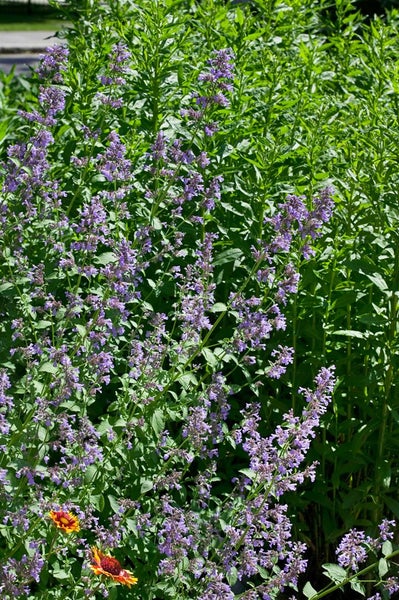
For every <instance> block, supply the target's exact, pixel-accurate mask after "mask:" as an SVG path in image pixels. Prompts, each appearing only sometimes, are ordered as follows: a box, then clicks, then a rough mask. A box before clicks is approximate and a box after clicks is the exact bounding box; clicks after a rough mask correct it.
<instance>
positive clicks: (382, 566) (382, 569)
mask: <svg viewBox="0 0 399 600" xmlns="http://www.w3.org/2000/svg"><path fill="white" fill-rule="evenodd" d="M388 571H389V565H388V561H387V560H385V558H380V560H379V561H378V574H379V576H380V578H381V579H382V578H383V577H384V575H386V574H387V573H388Z"/></svg>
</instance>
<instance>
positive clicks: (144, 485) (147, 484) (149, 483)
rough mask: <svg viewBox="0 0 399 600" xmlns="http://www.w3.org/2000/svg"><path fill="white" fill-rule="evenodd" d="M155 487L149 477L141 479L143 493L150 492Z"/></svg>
mask: <svg viewBox="0 0 399 600" xmlns="http://www.w3.org/2000/svg"><path fill="white" fill-rule="evenodd" d="M153 487H154V484H153V483H152V481H150V480H149V479H143V480H142V481H141V486H140V492H141V493H142V494H145V493H146V492H149V491H150V490H152V488H153Z"/></svg>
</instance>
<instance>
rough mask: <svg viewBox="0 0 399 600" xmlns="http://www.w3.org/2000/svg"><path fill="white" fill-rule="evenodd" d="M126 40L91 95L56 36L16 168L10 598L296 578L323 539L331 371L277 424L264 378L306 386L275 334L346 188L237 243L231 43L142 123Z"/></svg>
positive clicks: (0, 352) (5, 267)
mask: <svg viewBox="0 0 399 600" xmlns="http://www.w3.org/2000/svg"><path fill="white" fill-rule="evenodd" d="M100 4H101V3H98V7H97V8H98V11H99V15H100V14H101V16H102V17H103V16H104V15H103V13H102V12H101V11H105V13H106V14H108V12H107V11H112V10H114V9H115V8H114V7H108V6H100ZM95 5H96V2H94V1H93V2H85V3H84V6H83V5H82V7H80V8H79V10H80V11H84V12H85V16H86V17H87V19H89V17H90V16H91V17H92V16H93V15H92V11H93V10H94V8H95ZM118 5H119V3H118ZM115 10H116V9H115ZM82 26H83V25H82ZM93 29H94V25H93ZM75 33H76V32H75ZM97 34H98V32H97ZM114 34H115V32H114ZM98 35H99V34H98ZM100 37H101V36H100ZM115 37H117V36H116V35H112V36H110V39H109V40H107V42H106V46H107V49H105V47H101V48H100V49H99V53H100V54H101V55H102V56H105V57H106V61H104V64H103V65H101V69H99V70H98V73H97V74H96V87H95V89H94V87H90V86H92V78H91V76H92V72H90V73H89V74H87V73H85V72H82V85H79V77H77V73H76V69H77V60H78V56H77V55H75V56H73V48H75V51H76V48H77V47H78V46H77V45H75V46H74V43H73V36H71V48H68V47H67V46H66V45H59V46H55V47H53V48H50V49H48V51H47V53H46V54H45V55H44V56H43V57H42V58H41V62H40V64H39V66H38V67H37V69H36V73H35V75H34V77H33V79H32V81H36V82H37V91H38V93H37V98H36V100H35V99H31V102H30V104H29V105H28V106H26V107H24V108H21V110H20V111H19V114H18V119H20V122H21V123H23V127H22V129H21V131H22V134H21V138H20V139H18V140H17V139H15V140H13V143H12V144H10V145H9V146H8V150H7V153H6V156H5V157H4V160H3V161H2V163H1V167H0V173H1V184H2V192H1V199H0V216H1V217H0V226H1V238H0V240H1V241H0V257H1V260H0V294H1V296H2V299H3V300H4V303H3V305H2V307H1V314H2V321H1V324H0V331H1V335H2V342H1V346H0V366H1V368H0V446H1V450H2V453H1V456H0V496H1V498H2V500H3V502H2V508H1V510H0V514H1V517H0V523H1V526H0V535H1V536H2V541H3V542H4V543H2V544H1V545H0V547H1V550H0V556H1V563H0V592H1V597H2V598H4V600H11V598H22V599H26V600H33V599H35V598H37V599H38V600H39V599H40V600H66V599H69V600H83V599H84V598H87V597H89V598H90V597H91V598H98V597H104V598H107V597H109V598H112V599H115V598H127V599H130V598H143V599H148V600H155V599H159V600H160V599H164V600H167V599H173V598H189V597H190V598H197V599H198V600H213V599H219V598H220V599H229V598H230V599H233V598H242V599H246V600H255V599H257V598H261V599H269V598H278V597H279V595H280V594H281V593H282V592H285V591H288V593H295V591H296V590H297V589H298V586H299V585H300V582H299V578H300V576H301V575H303V574H305V571H306V568H307V555H306V553H307V547H306V545H305V543H304V541H303V540H301V539H300V538H299V537H298V538H297V537H296V534H295V527H294V525H293V522H292V514H291V510H290V505H289V503H288V501H287V500H286V497H287V494H289V493H292V492H298V490H299V486H301V485H302V484H304V483H308V484H311V483H312V482H314V479H315V475H316V471H317V463H316V462H311V463H310V464H308V463H307V453H308V451H309V448H310V444H311V442H312V440H314V438H315V437H316V436H317V432H318V430H319V428H320V426H321V424H322V418H323V417H324V415H325V414H326V412H327V410H328V409H329V406H330V404H331V400H332V395H333V391H334V386H335V383H336V378H335V367H334V366H332V365H325V366H323V367H322V368H321V369H320V371H319V372H318V373H317V375H316V376H315V377H314V381H313V383H312V385H309V386H308V387H303V386H302V387H301V386H299V387H298V389H296V390H295V392H296V393H297V394H298V395H299V396H301V398H302V408H301V409H299V410H297V411H294V410H293V409H289V407H288V403H287V408H286V409H285V410H284V411H282V416H281V420H280V422H279V424H278V425H277V426H274V425H273V426H272V425H271V423H270V421H269V420H268V418H267V416H268V409H269V398H268V392H267V389H268V387H267V384H268V383H269V382H270V381H276V380H277V381H279V380H281V381H282V380H283V379H284V378H286V380H287V381H288V380H289V375H290V366H291V364H292V362H293V360H294V351H293V348H292V347H291V346H289V345H288V344H283V343H275V344H274V343H273V338H274V337H277V335H278V334H279V333H281V332H284V331H286V329H287V327H288V325H287V320H286V318H285V314H284V311H285V309H286V307H287V305H288V303H289V302H290V299H291V297H292V296H293V295H294V294H296V292H297V290H298V285H299V281H300V271H299V267H298V265H300V264H301V261H306V260H308V259H309V258H310V257H312V256H313V255H314V254H315V253H316V250H315V248H314V245H315V242H316V239H317V238H318V237H319V236H321V235H322V231H323V227H324V226H325V224H327V223H328V222H329V220H330V219H331V218H332V214H333V198H332V197H333V194H334V192H333V189H332V188H331V187H326V188H322V189H321V190H320V191H319V192H318V193H311V194H309V195H308V196H306V195H295V194H290V195H288V197H287V198H286V199H284V198H282V199H281V202H280V203H277V204H276V206H275V207H274V209H273V210H271V211H270V214H269V213H268V214H267V215H266V216H265V218H264V220H263V222H262V223H261V229H262V231H261V235H256V236H255V235H253V232H251V231H248V232H247V235H248V244H247V245H246V246H241V245H240V244H238V243H237V240H236V237H235V235H233V233H234V232H233V231H231V230H230V229H229V227H227V226H225V224H224V210H225V209H224V206H223V202H222V198H223V191H224V188H223V186H224V181H225V180H224V174H223V153H222V151H221V149H220V148H219V145H218V144H219V141H218V140H219V137H218V136H219V133H220V132H223V127H224V124H225V122H226V120H227V115H228V110H229V109H230V108H231V105H230V102H231V97H232V96H233V95H234V81H235V53H234V51H233V50H232V49H231V48H229V47H228V48H222V49H218V50H214V51H213V52H211V54H210V57H209V59H208V62H207V63H206V64H205V65H203V66H202V67H201V69H199V73H198V75H197V80H196V84H195V86H194V89H193V90H192V91H191V93H190V94H189V96H187V97H186V98H185V99H184V102H183V103H182V107H181V110H180V112H179V114H178V115H175V121H174V123H173V126H169V124H168V122H167V119H165V121H164V122H163V123H162V121H161V120H160V118H159V113H158V114H157V115H156V118H154V119H152V120H151V124H152V125H151V128H150V129H151V136H150V137H148V138H147V137H146V136H145V131H144V130H143V131H142V132H140V133H137V132H136V130H134V131H133V133H132V132H131V131H130V130H129V127H128V125H129V122H128V121H127V119H128V118H131V119H132V120H134V114H133V116H131V117H128V114H129V111H130V110H132V111H133V105H132V103H131V101H130V99H129V93H130V92H129V82H131V81H132V79H129V78H131V77H132V78H134V77H135V76H136V75H135V69H136V66H137V65H136V64H135V62H134V61H135V60H137V56H135V53H134V51H135V48H134V44H133V43H132V44H131V46H129V39H127V36H125V37H124V39H123V40H121V39H117V40H115V39H114V38H115ZM80 41H81V47H85V48H86V46H85V45H84V43H85V42H86V40H80ZM75 43H76V40H75ZM86 50H87V48H86ZM159 52H160V50H159ZM82 56H83V57H85V55H84V54H83V55H82ZM89 57H90V54H89ZM86 59H87V57H86ZM82 60H83V59H82ZM91 60H92V61H93V64H97V63H96V62H95V61H96V57H95V56H94V52H93V56H92V58H91V59H87V61H88V68H89V66H90V65H91V67H92V63H91ZM83 69H84V64H83V65H82V70H83ZM86 75H87V79H85V76H86ZM35 78H36V79H35ZM154 124H155V126H154ZM158 125H159V128H158ZM157 128H158V129H159V130H157V131H153V130H154V129H155V130H156V129H157ZM143 129H144V128H143ZM136 133H137V137H135V134H136ZM144 147H145V148H144ZM258 233H259V232H258ZM228 269H231V270H232V272H233V275H232V276H228V275H226V272H228ZM282 389H283V388H282ZM283 396H284V394H283V393H282V397H281V398H279V400H281V402H282V403H284V401H285V398H284V397H283ZM392 527H393V523H391V522H390V521H383V523H381V525H380V534H379V538H378V540H374V539H373V538H372V537H370V536H368V535H366V533H360V532H355V531H351V532H349V533H348V534H347V536H346V537H345V538H344V539H343V541H342V542H341V544H340V545H339V546H338V549H337V561H338V567H337V568H339V569H341V570H343V572H344V573H345V577H343V578H342V579H341V580H340V582H339V585H344V584H345V583H347V582H349V583H353V581H354V576H356V577H358V576H359V575H361V574H362V571H361V569H362V567H361V566H360V565H361V564H362V563H363V562H364V560H365V559H366V556H367V553H368V551H373V552H374V551H375V552H380V551H381V552H382V553H383V555H384V557H385V559H384V560H385V561H386V564H388V560H390V558H392V557H393V556H395V551H394V550H393V549H392V547H391V545H390V544H391V542H392V540H393V533H392ZM382 564H385V563H380V565H382ZM359 569H360V570H359ZM367 569H368V567H367ZM383 570H384V569H382V570H380V572H381V573H382V571H383ZM327 571H328V570H327ZM351 571H353V572H354V574H355V575H354V576H353V575H352V574H351ZM328 572H331V570H330V571H328ZM340 572H342V571H340ZM387 572H388V570H386V571H385V572H384V573H382V576H384V575H385V574H386V573H387ZM383 585H384V586H385V587H384V589H385V590H389V591H392V590H394V589H396V585H397V584H396V579H393V578H387V579H386V581H385V583H384V584H383ZM309 590H310V591H309ZM304 592H305V595H307V597H312V596H311V595H310V594H311V593H312V594H313V592H314V590H313V588H312V589H310V587H309V586H308V587H307V588H306V587H305V590H304ZM323 593H324V592H322V593H317V592H315V593H314V594H313V597H314V598H319V597H320V598H321V597H322V596H323ZM328 593H330V592H328ZM383 593H385V592H383ZM324 595H326V594H324Z"/></svg>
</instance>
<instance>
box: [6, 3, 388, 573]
mask: <svg viewBox="0 0 399 600" xmlns="http://www.w3.org/2000/svg"><path fill="white" fill-rule="evenodd" d="M59 9H60V10H63V11H64V13H65V19H66V20H67V21H70V22H73V26H71V28H70V29H69V30H68V33H67V34H66V37H67V40H68V45H69V49H70V63H71V64H72V65H73V69H74V78H75V81H74V86H75V87H74V95H73V98H72V100H71V101H70V104H69V105H68V107H67V110H68V111H69V120H65V121H64V123H61V124H59V126H58V127H57V129H56V131H55V134H54V135H55V138H56V141H57V145H58V147H62V156H57V157H56V160H55V162H56V161H58V162H57V168H56V175H57V177H61V176H62V177H63V178H64V180H67V179H68V177H69V173H70V171H69V169H70V157H71V155H73V154H74V153H75V152H76V150H77V148H79V145H78V141H77V131H76V130H75V129H74V125H73V122H74V119H75V118H78V119H79V120H80V122H82V123H83V122H84V123H85V124H86V125H87V126H88V127H90V128H91V129H92V130H95V129H96V127H99V128H101V129H102V131H103V132H104V136H105V134H106V133H107V131H109V130H110V129H111V128H112V121H109V120H108V121H107V120H106V118H105V117H104V115H102V114H101V110H99V111H98V112H96V113H93V112H92V110H91V108H90V106H91V102H92V99H93V97H94V96H95V94H96V93H97V92H98V86H99V84H98V74H99V73H100V72H101V70H102V67H103V65H104V64H105V63H106V60H107V55H108V54H109V52H110V49H111V46H112V45H113V44H115V43H117V42H119V41H123V42H124V43H125V44H126V45H127V46H128V48H129V50H130V52H131V53H132V55H133V60H132V63H133V65H134V71H133V73H132V76H131V79H130V80H129V89H128V91H125V92H124V93H125V97H126V100H127V103H126V106H125V108H124V109H123V111H122V114H121V115H119V123H120V132H121V134H122V135H124V136H125V140H127V141H128V143H129V146H128V153H129V156H130V158H131V159H132V160H133V161H134V160H135V159H137V160H142V158H139V157H143V156H144V154H145V152H146V151H148V147H149V140H152V139H154V138H155V135H156V134H157V133H158V132H159V131H160V130H163V131H165V132H166V133H167V134H169V135H173V134H176V133H177V132H179V127H180V125H179V121H178V119H177V118H176V115H177V114H178V112H179V110H180V108H181V106H182V101H181V99H182V98H183V104H184V102H186V103H187V105H188V101H189V94H190V91H191V89H192V88H193V86H194V82H195V81H196V79H197V76H198V72H199V69H200V66H201V65H202V64H203V63H204V62H206V60H207V58H208V57H209V55H210V53H211V52H212V51H213V50H214V49H215V48H225V47H231V48H232V49H233V51H234V53H235V57H236V60H235V68H236V71H235V77H236V80H235V90H234V93H233V96H232V105H231V107H230V108H229V109H226V110H225V111H224V113H223V126H222V127H221V133H220V135H219V138H218V146H217V147H216V146H215V147H213V145H212V144H213V141H212V139H210V140H209V142H208V147H207V148H206V150H207V152H208V153H209V155H210V156H212V157H213V159H214V161H215V164H216V165H220V166H221V170H222V173H223V177H224V182H223V193H222V200H221V204H220V206H219V208H218V207H217V208H216V212H215V215H216V217H215V218H216V221H217V222H218V227H219V229H220V231H223V230H229V232H230V233H229V235H230V236H231V238H230V239H231V240H232V245H233V244H234V255H231V254H229V248H228V247H223V248H221V254H220V255H219V259H218V260H219V266H220V265H223V269H221V272H222V275H221V278H223V281H224V282H225V285H226V289H227V290H228V286H229V281H233V280H235V279H237V278H240V277H242V272H243V271H242V269H244V270H245V265H244V266H243V261H244V258H243V257H245V256H248V254H249V253H250V246H251V244H252V241H253V239H254V238H255V239H256V238H259V239H261V238H262V237H263V236H264V217H265V216H266V215H268V214H271V213H272V212H273V208H274V207H275V206H276V204H277V203H278V202H280V201H281V199H282V198H284V197H285V195H286V194H287V193H296V194H305V195H306V196H307V197H310V196H312V195H313V194H314V193H315V192H316V191H317V190H319V189H320V188H321V187H323V186H325V185H327V184H328V185H332V186H333V187H334V190H335V195H334V198H335V202H336V208H335V214H334V218H333V220H332V222H331V223H330V224H329V225H328V226H327V231H326V233H325V234H324V236H323V237H322V238H321V239H320V240H318V241H317V242H316V248H317V253H316V255H315V256H314V258H313V259H312V260H310V261H308V262H306V263H304V264H303V265H301V266H300V268H301V275H302V277H301V283H300V290H299V293H298V294H297V296H296V297H295V299H294V300H291V301H290V303H289V304H288V306H287V309H286V316H287V319H288V321H289V324H290V327H288V328H287V332H289V333H288V334H286V333H282V334H281V337H280V338H279V337H278V336H275V337H274V338H273V344H275V345H276V346H277V345H278V344H279V343H283V342H284V343H288V344H291V345H292V346H294V348H295V362H294V365H293V366H292V367H290V368H289V369H288V371H287V374H286V375H285V376H284V377H283V379H282V380H279V381H278V382H276V383H275V385H273V384H272V383H271V381H268V382H267V385H266V387H265V388H263V392H262V394H261V396H260V397H261V400H262V402H263V403H264V415H265V417H267V419H268V420H269V423H270V426H271V425H272V424H277V423H279V422H280V418H281V415H282V414H283V413H284V412H286V411H287V410H288V409H289V408H290V407H291V406H292V407H294V408H295V410H298V409H299V408H300V406H301V404H300V403H301V402H302V399H301V398H299V397H298V395H297V389H298V386H303V385H310V384H311V382H312V380H313V378H314V376H315V375H316V373H317V372H318V371H319V369H320V367H322V366H324V365H331V364H335V365H336V367H337V376H338V381H339V384H338V386H337V389H336V392H335V397H334V404H333V406H332V408H331V409H330V411H329V413H328V415H327V416H326V418H325V420H324V423H323V428H322V431H321V432H320V435H319V436H318V438H317V439H316V440H315V442H314V444H313V447H312V450H311V455H310V458H312V459H316V460H318V461H319V463H320V465H319V468H318V471H317V478H316V482H315V484H312V485H311V486H308V488H306V487H304V488H303V489H302V491H301V492H299V493H298V492H296V493H295V494H293V495H292V496H288V497H287V498H288V500H287V501H288V502H289V505H290V511H291V513H292V515H293V519H294V522H295V527H296V529H297V534H298V536H299V537H301V538H302V539H304V540H305V541H306V542H307V543H308V544H309V547H310V552H311V558H312V564H313V565H314V566H317V567H319V566H320V565H321V563H323V562H326V561H328V560H332V559H333V548H334V545H335V543H336V541H337V539H338V537H339V536H340V535H341V534H342V533H343V532H344V531H347V530H348V529H350V528H352V527H365V528H366V529H368V530H370V531H371V532H373V528H374V526H375V524H376V523H377V522H378V521H379V520H380V519H381V518H382V516H383V515H385V516H392V515H393V516H395V517H396V518H399V501H398V499H397V497H398V487H399V480H398V477H399V463H398V458H397V456H398V446H399V436H398V430H399V406H398V404H399V397H398V388H399V385H398V363H399V358H398V356H399V341H398V340H399V338H398V332H399V328H398V318H399V314H398V309H399V305H398V301H399V233H398V219H399V210H398V197H399V169H398V139H399V136H398V134H399V131H398V109H399V95H398V94H399V66H398V64H399V63H398V60H397V57H398V55H399V36H398V30H399V12H397V11H395V10H391V11H390V12H387V14H386V15H384V16H382V17H378V18H377V17H376V18H370V19H365V18H364V17H363V16H362V15H361V14H360V13H358V12H356V10H355V9H354V7H353V5H352V3H351V2H350V1H348V0H336V1H335V3H333V5H332V3H331V2H330V1H325V0H322V1H319V0H318V1H314V0H281V1H280V0H257V1H256V2H255V1H254V2H249V3H234V2H220V1H213V0H202V1H201V2H199V1H198V2H195V1H188V0H166V1H164V2H159V3H158V2H156V1H155V0H139V1H138V2H135V3H133V2H130V1H122V0H119V1H116V0H115V1H114V2H109V3H104V4H97V3H94V2H91V1H90V0H81V1H79V2H69V3H68V6H63V5H60V6H59ZM37 86H38V83H37V82H36V80H35V79H33V81H32V82H30V83H29V84H28V83H27V82H26V81H23V80H18V79H12V78H7V77H5V76H1V84H0V101H1V105H2V110H1V116H0V136H1V144H2V152H3V154H4V153H5V148H6V146H7V145H8V144H10V143H11V142H12V141H13V140H14V139H15V138H16V131H17V129H18V128H20V117H19V116H18V115H17V114H16V110H17V109H18V108H20V107H22V106H23V107H24V108H26V107H27V106H29V102H30V101H32V102H34V99H35V97H36V95H37ZM107 118H108V117H107ZM220 136H224V138H223V137H222V140H221V139H220ZM145 181H146V174H145V172H143V173H142V176H141V179H140V177H139V178H138V179H137V181H136V183H135V186H136V189H137V190H140V189H143V188H144V186H145ZM70 186H71V189H72V190H74V198H75V200H74V202H75V204H74V206H73V207H71V210H72V214H73V211H74V210H77V208H78V205H79V197H80V193H81V191H82V189H83V188H84V182H82V181H75V180H72V179H71V181H70ZM218 211H219V212H218ZM298 260H299V259H298ZM8 351H9V345H8V341H7V340H6V338H3V341H0V362H1V363H5V362H6V361H7V352H8ZM239 376H240V377H241V378H242V377H245V373H244V374H242V373H240V375H239ZM259 377H261V371H260V374H259ZM248 386H249V388H250V389H251V390H252V392H253V393H254V394H259V391H258V388H257V387H256V382H254V381H250V380H249V381H248ZM226 469H227V467H226ZM227 475H228V472H227V471H226V477H227Z"/></svg>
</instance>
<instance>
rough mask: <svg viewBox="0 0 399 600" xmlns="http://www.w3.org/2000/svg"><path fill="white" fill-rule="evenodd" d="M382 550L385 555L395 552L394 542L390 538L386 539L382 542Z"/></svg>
mask: <svg viewBox="0 0 399 600" xmlns="http://www.w3.org/2000/svg"><path fill="white" fill-rule="evenodd" d="M381 551H382V555H383V556H388V555H389V554H392V552H393V546H392V542H390V541H389V540H386V541H385V542H384V543H383V544H382V548H381Z"/></svg>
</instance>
